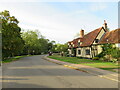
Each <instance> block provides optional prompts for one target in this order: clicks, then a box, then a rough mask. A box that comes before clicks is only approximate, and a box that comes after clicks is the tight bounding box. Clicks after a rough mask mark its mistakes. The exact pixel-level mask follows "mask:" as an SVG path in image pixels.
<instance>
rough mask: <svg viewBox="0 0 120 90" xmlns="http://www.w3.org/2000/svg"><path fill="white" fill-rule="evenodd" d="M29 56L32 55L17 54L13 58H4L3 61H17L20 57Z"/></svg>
mask: <svg viewBox="0 0 120 90" xmlns="http://www.w3.org/2000/svg"><path fill="white" fill-rule="evenodd" d="M27 56H31V55H23V56H15V57H13V58H9V59H6V60H3V61H2V63H9V62H12V61H16V60H18V59H20V58H22V57H27Z"/></svg>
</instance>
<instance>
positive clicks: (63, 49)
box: [53, 43, 68, 54]
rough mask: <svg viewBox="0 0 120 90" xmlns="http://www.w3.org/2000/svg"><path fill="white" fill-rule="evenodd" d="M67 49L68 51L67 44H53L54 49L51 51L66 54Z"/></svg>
mask: <svg viewBox="0 0 120 90" xmlns="http://www.w3.org/2000/svg"><path fill="white" fill-rule="evenodd" d="M67 49H68V45H67V43H65V44H59V43H58V44H55V45H54V47H53V51H54V52H58V53H60V52H65V53H66V54H67Z"/></svg>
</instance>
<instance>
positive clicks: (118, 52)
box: [111, 48, 120, 59]
mask: <svg viewBox="0 0 120 90" xmlns="http://www.w3.org/2000/svg"><path fill="white" fill-rule="evenodd" d="M111 56H112V57H113V58H115V59H118V58H120V50H119V49H117V48H116V49H113V50H112V51H111Z"/></svg>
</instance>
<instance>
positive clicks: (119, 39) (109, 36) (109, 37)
mask: <svg viewBox="0 0 120 90" xmlns="http://www.w3.org/2000/svg"><path fill="white" fill-rule="evenodd" d="M119 35H120V28H118V29H116V30H112V31H110V32H106V34H105V35H104V36H103V37H102V39H101V40H100V42H99V44H105V43H120V36H119Z"/></svg>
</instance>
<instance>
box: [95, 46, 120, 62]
mask: <svg viewBox="0 0 120 90" xmlns="http://www.w3.org/2000/svg"><path fill="white" fill-rule="evenodd" d="M96 57H99V58H100V59H101V60H102V59H104V61H113V62H115V61H116V59H117V60H118V59H119V58H120V50H119V49H118V48H116V47H113V44H103V45H102V52H101V53H100V54H98V55H96Z"/></svg>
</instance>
